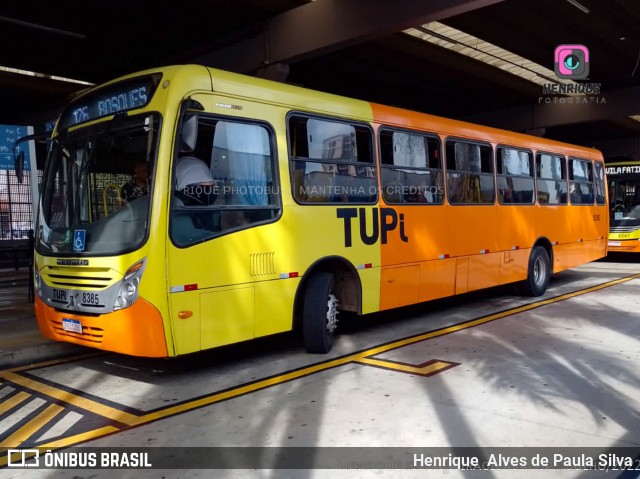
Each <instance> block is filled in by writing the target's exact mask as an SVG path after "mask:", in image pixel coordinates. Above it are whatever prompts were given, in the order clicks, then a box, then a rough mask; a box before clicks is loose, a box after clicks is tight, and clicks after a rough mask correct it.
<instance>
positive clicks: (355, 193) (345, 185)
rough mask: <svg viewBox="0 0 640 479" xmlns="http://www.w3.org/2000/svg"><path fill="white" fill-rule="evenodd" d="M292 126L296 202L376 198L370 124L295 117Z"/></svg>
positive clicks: (290, 140)
mask: <svg viewBox="0 0 640 479" xmlns="http://www.w3.org/2000/svg"><path fill="white" fill-rule="evenodd" d="M288 127H289V156H290V168H291V179H292V185H291V186H292V187H291V190H292V192H293V196H294V198H295V199H296V201H298V202H301V203H339V202H347V203H373V202H375V201H376V199H377V196H378V195H377V193H378V192H377V183H376V178H375V167H374V164H373V143H372V133H371V129H370V128H369V127H368V126H365V125H358V124H351V123H345V122H342V121H331V120H325V119H316V118H305V117H301V116H292V117H291V118H289V123H288Z"/></svg>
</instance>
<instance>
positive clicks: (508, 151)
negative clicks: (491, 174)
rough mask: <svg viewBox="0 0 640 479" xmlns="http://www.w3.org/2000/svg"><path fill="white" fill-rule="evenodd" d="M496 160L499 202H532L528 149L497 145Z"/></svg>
mask: <svg viewBox="0 0 640 479" xmlns="http://www.w3.org/2000/svg"><path fill="white" fill-rule="evenodd" d="M497 151H498V155H497V158H496V162H497V170H498V171H497V173H498V175H497V176H498V201H499V202H500V204H519V205H531V204H533V201H534V197H533V189H534V180H533V155H532V153H531V152H530V151H525V150H520V149H516V148H507V147H499V148H498V150H497Z"/></svg>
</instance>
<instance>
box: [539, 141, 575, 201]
mask: <svg viewBox="0 0 640 479" xmlns="http://www.w3.org/2000/svg"><path fill="white" fill-rule="evenodd" d="M536 175H537V177H538V203H540V204H543V205H566V204H567V191H568V190H567V173H566V169H565V159H564V157H563V156H560V155H553V154H549V153H538V154H537V155H536Z"/></svg>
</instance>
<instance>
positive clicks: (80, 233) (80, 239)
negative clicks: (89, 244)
mask: <svg viewBox="0 0 640 479" xmlns="http://www.w3.org/2000/svg"><path fill="white" fill-rule="evenodd" d="M85 235H86V230H75V231H74V232H73V251H84V239H85Z"/></svg>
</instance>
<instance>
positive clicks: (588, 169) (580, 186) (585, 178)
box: [569, 158, 594, 205]
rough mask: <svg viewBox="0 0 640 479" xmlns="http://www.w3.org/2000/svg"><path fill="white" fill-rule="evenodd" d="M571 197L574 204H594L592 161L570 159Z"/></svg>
mask: <svg viewBox="0 0 640 479" xmlns="http://www.w3.org/2000/svg"><path fill="white" fill-rule="evenodd" d="M569 197H570V198H571V203H572V204H574V205H592V204H593V199H594V194H593V164H592V163H591V161H588V160H579V159H576V158H570V159H569Z"/></svg>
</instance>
